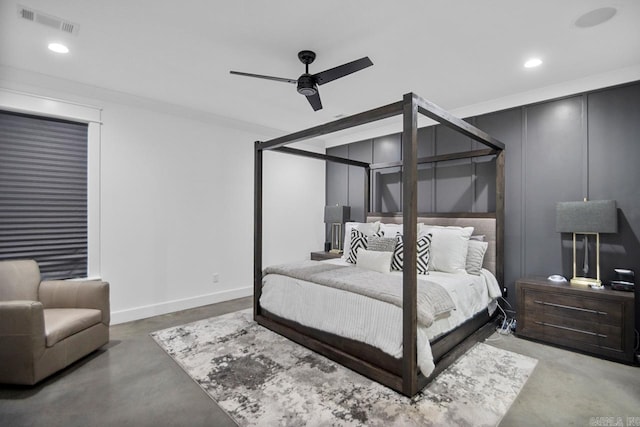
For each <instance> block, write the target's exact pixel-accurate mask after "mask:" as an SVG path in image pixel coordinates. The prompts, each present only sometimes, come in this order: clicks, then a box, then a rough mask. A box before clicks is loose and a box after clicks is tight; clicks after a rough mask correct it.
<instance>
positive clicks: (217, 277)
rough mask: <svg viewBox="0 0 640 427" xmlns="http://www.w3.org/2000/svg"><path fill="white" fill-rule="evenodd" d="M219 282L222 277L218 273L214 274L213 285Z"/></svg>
mask: <svg viewBox="0 0 640 427" xmlns="http://www.w3.org/2000/svg"><path fill="white" fill-rule="evenodd" d="M219 280H220V276H219V275H218V273H213V283H218V281H219Z"/></svg>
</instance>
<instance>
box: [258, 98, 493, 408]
mask: <svg viewBox="0 0 640 427" xmlns="http://www.w3.org/2000/svg"><path fill="white" fill-rule="evenodd" d="M418 114H422V115H424V116H427V117H429V118H431V119H433V120H435V121H436V122H438V123H440V124H442V125H445V126H447V127H449V128H451V129H453V130H455V131H457V132H459V133H462V134H464V135H466V136H467V137H469V138H471V139H473V140H475V141H478V142H480V143H482V144H483V145H484V146H486V147H487V148H484V149H479V150H472V151H468V152H460V153H452V154H444V155H436V156H431V157H423V158H418V157H417V153H418ZM398 115H402V125H403V130H402V161H399V162H392V163H385V164H384V165H380V164H377V165H376V164H369V163H366V162H360V161H356V160H351V159H346V158H342V157H336V156H330V155H325V154H320V153H313V152H308V151H305V150H300V149H296V148H291V147H287V145H288V144H291V143H294V142H298V141H302V140H306V139H310V138H314V137H318V136H321V135H326V134H330V133H333V132H338V131H342V130H345V129H349V128H352V127H356V126H360V125H365V124H368V123H372V122H375V121H378V120H382V119H387V118H390V117H393V116H398ZM504 148H505V147H504V144H503V143H502V142H500V141H498V140H497V139H495V138H493V137H491V136H490V135H488V134H487V133H485V132H483V131H482V130H480V129H478V128H476V127H475V126H473V125H471V124H469V123H467V122H465V121H463V120H461V119H459V118H457V117H455V116H453V115H451V114H450V113H448V112H447V111H445V110H444V109H442V108H440V107H438V106H437V105H435V104H433V103H431V102H429V101H427V100H425V99H423V98H421V97H420V96H418V95H416V94H414V93H407V94H405V95H404V96H403V98H402V100H401V101H398V102H394V103H392V104H388V105H385V106H382V107H379V108H375V109H373V110H369V111H365V112H362V113H359V114H355V115H353V116H349V117H344V118H341V119H339V120H336V121H333V122H329V123H325V124H322V125H319V126H315V127H312V128H309V129H306V130H302V131H299V132H294V133H292V134H289V135H285V136H282V137H278V138H275V139H272V140H270V141H265V142H261V141H256V142H255V164H254V166H255V176H254V179H255V182H254V189H255V190H254V191H255V200H254V203H255V205H254V211H255V212H254V215H255V218H254V228H255V229H254V292H253V295H254V304H253V307H254V309H253V315H254V319H255V320H256V322H258V323H259V324H260V325H262V326H264V327H266V328H268V329H271V330H273V331H275V332H277V333H279V334H281V335H284V336H285V337H287V338H289V339H291V340H293V341H296V342H298V343H299V344H302V345H304V346H306V347H308V348H311V349H312V350H315V351H317V352H319V353H321V354H323V355H325V356H327V357H329V358H330V359H333V360H335V361H337V362H338V363H341V364H343V365H345V366H347V367H349V368H351V369H353V370H355V371H357V372H359V373H361V374H363V375H365V376H368V377H370V378H372V379H374V380H376V381H378V382H380V383H382V384H384V385H386V386H388V387H390V388H392V389H394V390H396V391H398V392H400V393H402V394H404V395H406V396H414V395H415V394H416V393H417V392H418V391H420V390H421V389H422V388H423V387H424V386H425V385H426V383H427V382H428V379H425V377H424V376H423V375H421V374H419V372H418V371H419V370H418V366H417V343H416V333H417V332H416V331H417V308H416V299H417V282H418V278H417V275H416V274H415V273H413V272H415V271H416V267H417V231H418V230H417V222H418V212H417V196H418V191H417V182H418V179H417V178H418V167H417V165H418V164H422V163H437V162H442V161H448V160H455V159H466V158H473V157H482V156H495V158H496V162H495V167H496V186H495V191H496V196H495V204H496V207H495V213H494V214H492V216H493V215H495V220H496V242H497V247H496V255H495V257H496V271H495V276H496V278H497V279H498V283H500V285H501V286H502V284H503V275H504V266H503V264H504V248H503V241H504V191H505V190H504ZM265 150H274V151H278V152H283V153H289V154H294V155H299V156H305V157H311V158H316V159H320V160H325V161H329V162H336V163H342V164H346V165H350V166H358V167H361V168H363V169H364V171H365V173H366V178H365V191H364V194H365V209H366V210H367V213H368V212H369V210H370V192H369V185H370V178H371V170H375V169H378V168H381V167H392V166H401V167H402V184H403V187H402V207H403V209H402V223H403V229H404V235H405V236H411V237H412V238H406V239H405V241H404V269H403V275H402V286H403V288H402V289H403V306H402V312H403V314H402V331H403V332H402V336H403V356H402V359H401V360H400V362H399V363H400V364H401V368H399V369H398V370H396V372H395V373H392V372H389V371H387V370H384V369H381V368H379V367H378V366H376V364H375V363H374V364H372V363H371V362H370V358H368V357H367V358H363V357H361V356H362V351H363V350H362V349H361V347H358V345H357V344H355V343H353V342H350V341H349V340H346V339H345V340H341V339H339V338H337V340H336V337H335V336H326V337H325V336H324V335H325V334H323V333H322V332H320V331H316V330H314V331H309V329H310V328H305V327H300V326H301V325H297V324H292V322H288V321H286V320H285V319H280V318H278V317H277V316H274V315H270V314H269V313H267V312H266V311H265V310H263V309H262V308H261V307H260V296H261V293H262V269H263V266H262V163H263V152H264V151H265ZM456 215H457V216H461V217H464V216H469V217H473V216H474V215H473V214H471V213H462V214H456ZM480 216H481V215H480ZM482 321H483V322H484V323H486V322H487V321H488V318H487V319H483V320H477V321H475V322H471V324H470V325H467V327H466V331H465V332H463V333H464V334H465V335H464V338H465V339H466V338H467V337H469V336H470V335H472V334H473V333H474V332H476V330H477V329H478V328H479V327H481V326H482V325H483V324H484V323H479V322H482ZM311 335H312V336H311ZM328 335H330V334H328ZM364 347H367V346H366V345H364ZM449 347H450V346H449ZM449 347H447V351H449ZM372 349H373V347H370V348H367V349H366V350H367V351H368V352H371V351H373V352H375V349H373V350H372ZM376 353H381V352H376ZM435 353H436V351H435V349H434V360H435ZM451 353H453V352H452V351H451ZM449 356H451V357H448V361H444V360H443V363H440V362H438V365H437V369H436V371H434V373H432V374H431V375H430V377H429V379H431V378H433V377H435V375H437V373H438V372H440V371H442V369H444V367H446V366H448V365H449V364H450V363H452V362H453V361H455V359H456V358H457V355H456V356H455V357H454V355H453V354H451V355H449ZM388 357H389V358H390V357H391V356H388ZM373 358H374V359H376V360H377V359H380V358H385V356H384V355H380V354H376V355H374V356H373ZM443 359H444V358H443ZM444 362H446V364H445V363H444Z"/></svg>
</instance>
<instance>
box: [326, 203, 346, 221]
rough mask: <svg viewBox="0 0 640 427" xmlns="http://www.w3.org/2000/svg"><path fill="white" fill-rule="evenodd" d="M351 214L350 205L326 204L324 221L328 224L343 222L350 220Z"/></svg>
mask: <svg viewBox="0 0 640 427" xmlns="http://www.w3.org/2000/svg"><path fill="white" fill-rule="evenodd" d="M350 216H351V207H350V206H339V205H335V206H325V207H324V222H325V223H327V224H336V223H339V224H342V223H344V222H346V221H348V220H349V217H350Z"/></svg>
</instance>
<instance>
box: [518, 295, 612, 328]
mask: <svg viewBox="0 0 640 427" xmlns="http://www.w3.org/2000/svg"><path fill="white" fill-rule="evenodd" d="M524 292H525V294H524V298H525V307H526V310H527V312H529V311H530V312H531V314H534V313H538V312H543V313H544V316H554V315H555V316H564V317H568V318H571V319H577V320H583V321H585V322H594V323H606V324H609V325H620V316H621V315H622V311H623V310H622V304H621V303H619V302H615V301H602V300H597V299H593V298H584V297H574V296H571V295H558V294H554V293H550V292H541V291H536V290H532V289H526V290H525V291H524Z"/></svg>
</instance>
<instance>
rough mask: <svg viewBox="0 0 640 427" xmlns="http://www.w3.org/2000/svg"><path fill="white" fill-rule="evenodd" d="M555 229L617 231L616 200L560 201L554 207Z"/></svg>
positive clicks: (571, 231)
mask: <svg viewBox="0 0 640 427" xmlns="http://www.w3.org/2000/svg"><path fill="white" fill-rule="evenodd" d="M556 231H558V232H566V233H616V232H617V231H618V211H617V209H616V201H615V200H590V201H586V202H560V203H558V206H557V209H556Z"/></svg>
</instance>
